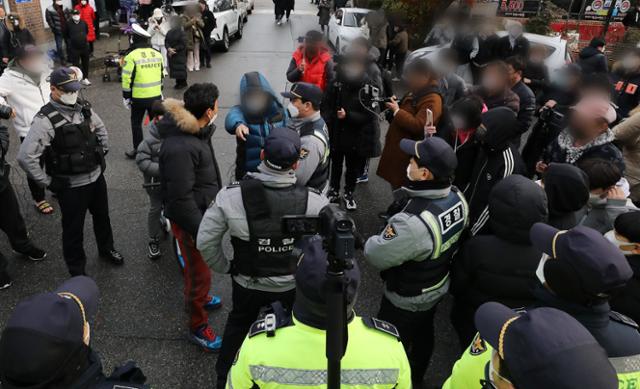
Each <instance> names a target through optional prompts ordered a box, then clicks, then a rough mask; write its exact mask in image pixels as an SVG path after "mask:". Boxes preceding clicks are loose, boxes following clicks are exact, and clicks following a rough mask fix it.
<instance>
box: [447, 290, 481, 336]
mask: <svg viewBox="0 0 640 389" xmlns="http://www.w3.org/2000/svg"><path fill="white" fill-rule="evenodd" d="M476 309H477V308H476V307H473V306H471V305H469V304H465V303H464V302H459V301H458V298H456V301H455V302H454V303H453V307H451V314H450V318H451V324H452V325H453V328H454V330H455V331H456V333H457V334H458V339H459V340H460V346H461V347H462V348H464V347H466V346H467V345H469V344H470V343H471V341H472V340H473V337H474V336H476V332H477V330H476V326H475V324H474V322H473V317H474V315H475V313H476Z"/></svg>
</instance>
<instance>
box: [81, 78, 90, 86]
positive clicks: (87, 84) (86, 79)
mask: <svg viewBox="0 0 640 389" xmlns="http://www.w3.org/2000/svg"><path fill="white" fill-rule="evenodd" d="M80 83H81V84H82V85H84V86H89V85H91V81H89V79H88V78H85V79H84V80H82V81H80Z"/></svg>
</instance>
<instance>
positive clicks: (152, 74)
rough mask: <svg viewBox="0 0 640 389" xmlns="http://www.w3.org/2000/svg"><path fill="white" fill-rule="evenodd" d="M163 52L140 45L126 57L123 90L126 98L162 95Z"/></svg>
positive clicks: (123, 70)
mask: <svg viewBox="0 0 640 389" xmlns="http://www.w3.org/2000/svg"><path fill="white" fill-rule="evenodd" d="M163 66H164V65H163V62H162V54H160V52H159V51H157V50H155V49H152V48H151V47H140V48H137V49H134V50H133V51H131V52H130V53H129V54H127V56H126V57H125V58H124V67H123V68H122V92H123V95H124V97H125V98H129V97H133V98H134V99H149V98H154V97H159V96H161V95H162V78H163Z"/></svg>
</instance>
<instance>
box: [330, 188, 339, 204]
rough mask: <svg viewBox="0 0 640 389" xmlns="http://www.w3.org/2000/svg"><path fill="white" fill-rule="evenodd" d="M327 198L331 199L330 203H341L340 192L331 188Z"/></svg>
mask: <svg viewBox="0 0 640 389" xmlns="http://www.w3.org/2000/svg"><path fill="white" fill-rule="evenodd" d="M327 198H328V199H329V202H330V203H334V204H335V203H339V202H340V192H339V191H337V190H335V189H333V188H330V189H329V192H328V193H327Z"/></svg>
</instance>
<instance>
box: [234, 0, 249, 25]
mask: <svg viewBox="0 0 640 389" xmlns="http://www.w3.org/2000/svg"><path fill="white" fill-rule="evenodd" d="M237 4H238V10H239V11H240V15H242V21H243V22H245V23H246V22H247V21H249V7H250V6H249V1H247V0H237Z"/></svg>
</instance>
